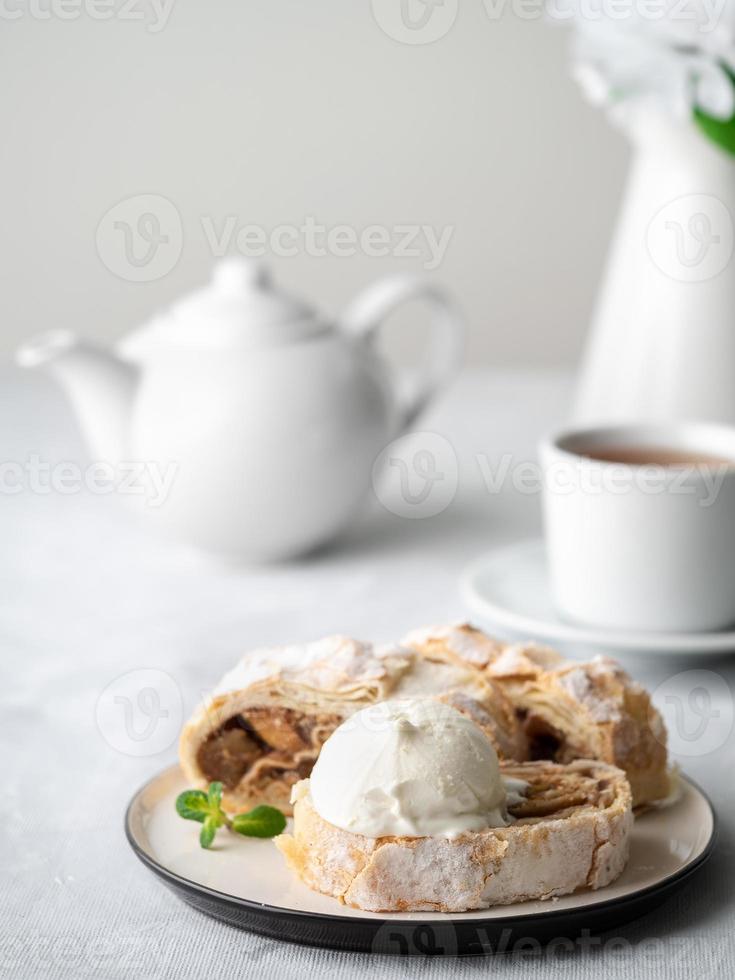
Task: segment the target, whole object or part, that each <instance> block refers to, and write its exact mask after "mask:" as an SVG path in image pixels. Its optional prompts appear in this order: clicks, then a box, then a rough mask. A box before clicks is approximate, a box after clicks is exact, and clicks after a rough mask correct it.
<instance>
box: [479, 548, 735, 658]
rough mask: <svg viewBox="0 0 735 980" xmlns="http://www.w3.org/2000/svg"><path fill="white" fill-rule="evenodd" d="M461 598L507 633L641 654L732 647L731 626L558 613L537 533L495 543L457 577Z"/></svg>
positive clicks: (710, 651)
mask: <svg viewBox="0 0 735 980" xmlns="http://www.w3.org/2000/svg"><path fill="white" fill-rule="evenodd" d="M460 592H461V595H462V599H463V601H464V602H465V603H466V604H467V606H469V608H470V609H471V610H472V614H473V616H475V617H476V618H477V619H479V620H480V621H481V623H483V624H484V625H486V626H488V627H491V628H495V630H496V631H497V630H498V629H501V630H503V631H504V632H506V633H508V634H509V635H510V636H511V637H512V638H516V637H517V638H522V639H526V640H527V639H534V640H539V641H549V642H556V643H561V644H564V645H572V646H578V647H587V648H595V649H597V650H598V651H599V650H600V649H603V650H606V651H611V652H614V651H635V652H636V653H641V654H686V655H688V656H692V655H695V654H710V655H711V654H713V653H729V652H731V651H735V631H733V630H729V631H727V632H720V633H646V632H637V633H633V632H628V631H615V630H606V629H600V628H596V627H594V626H582V625H577V624H576V623H572V622H569V621H567V620H564V619H562V617H561V616H560V615H559V613H558V612H557V611H556V609H555V608H554V604H553V601H552V599H551V590H550V586H549V580H548V573H547V569H546V554H545V548H544V542H543V541H542V540H541V539H540V538H536V539H534V540H532V541H521V542H519V543H518V544H514V545H510V546H506V547H504V548H498V549H496V550H495V551H491V552H489V553H488V554H486V555H484V556H483V557H482V558H480V559H479V560H478V561H476V562H474V563H473V564H472V565H471V566H470V567H469V568H468V569H467V570H466V571H465V572H464V573H463V574H462V577H461V579H460Z"/></svg>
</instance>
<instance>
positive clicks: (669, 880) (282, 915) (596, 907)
mask: <svg viewBox="0 0 735 980" xmlns="http://www.w3.org/2000/svg"><path fill="white" fill-rule="evenodd" d="M178 768H179V767H178V766H177V765H176V764H174V765H172V766H168V767H167V768H166V769H163V770H161V772H159V773H157V774H156V775H154V776H152V777H151V778H150V779H148V780H146V782H145V783H144V784H143V785H142V786H141V787H140V788H139V789H138V790H137V791H136V792H135V793H134V794H133V797H132V798H131V800H130V802H129V803H128V805H127V807H126V809H125V820H124V828H125V836H126V838H127V841H128V843H129V844H130V847H131V848H132V850H133V853H134V854H135V855H136V857H137V858H138V859H139V860H140V861H141V862H142V863H143V864H144V865H146V867H148V868H150V869H151V871H153V873H154V874H156V875H158V877H160V878H162V879H163V880H164V881H165V882H167V883H168V884H169V885H171V886H173V887H175V888H178V889H180V890H182V891H184V892H189V893H190V894H193V895H196V896H199V897H202V898H206V899H209V900H210V901H213V902H215V903H218V904H221V905H223V906H225V907H230V908H231V907H233V906H235V907H237V908H239V909H246V910H248V911H251V912H254V913H257V914H258V915H268V916H271V917H272V918H274V919H275V920H278V921H281V922H303V921H304V920H308V921H316V922H322V923H324V924H326V923H334V924H335V925H339V926H345V927H349V926H353V927H355V928H360V927H363V928H368V929H374V928H379V927H380V926H382V925H384V924H385V923H386V922H390V921H395V922H396V923H398V924H400V925H406V926H410V927H411V928H415V929H419V928H422V927H427V928H430V929H431V928H436V927H437V926H438V925H439V924H441V923H442V922H453V921H454V922H457V923H461V924H464V923H468V924H476V925H480V926H481V925H483V923H490V924H492V926H493V928H495V927H502V926H503V925H511V924H512V925H513V926H514V927H515V926H516V925H518V924H523V923H543V924H544V925H545V924H549V923H553V922H555V921H556V922H562V921H564V920H567V919H569V918H570V916H574V915H575V914H577V913H579V912H585V911H589V912H590V913H593V912H594V913H595V914H597V913H598V912H603V913H604V912H605V911H607V910H614V911H617V912H619V911H622V910H623V909H625V907H626V906H627V905H632V904H636V905H637V904H639V903H640V902H641V901H643V900H645V899H646V898H652V897H653V896H655V895H656V894H659V893H662V892H668V891H669V890H670V889H671V887H672V886H673V885H674V884H676V883H680V882H683V881H684V880H686V879H687V878H689V877H690V876H691V875H693V874H694V873H695V872H696V871H697V870H698V869H699V868H701V867H702V865H703V864H705V863H706V861H708V860H709V858H710V857H711V855H712V852H713V851H714V849H715V845H716V843H717V839H718V836H719V820H718V817H717V812H716V810H715V808H714V806H713V804H712V800H711V799H710V798H709V796H708V795H707V793H705V791H704V790H703V789H702V788H701V786H700V785H699V784H698V783H696V782H695V781H694V780H693V779H690V778H689V777H688V776H686V777H684V778H685V779H686V781H687V782H688V783H690V784H691V785H692V786H693V787H694V788H695V789H696V790H697V791H698V792H699V793H700V794H701V795H702V797H703V799H704V801H705V802H706V804H707V807H708V809H709V811H710V816H711V817H712V833H711V834H710V838H709V840H708V841H707V844H706V845H705V847H704V849H703V851H702V852H701V854H698V855H697V857H696V858H694V859H693V860H692V861H690V862H688V863H687V864H685V865H684V866H683V867H681V868H680V869H679V870H678V871H674V872H672V873H671V874H670V875H667V876H666V877H665V878H662V879H661V880H660V881H657V882H655V884H653V885H648V886H647V887H646V888H642V889H641V890H640V891H637V892H632V893H631V894H629V895H625V896H623V897H622V898H609V899H605V900H603V901H601V902H595V903H593V904H591V905H589V906H583V907H581V908H576V909H549V910H548V912H531V913H528V914H526V915H507V916H493V917H492V918H485V919H483V918H482V917H481V916H478V917H477V918H472V919H453V918H452V915H451V913H447V914H446V916H444V917H442V918H435V919H395V920H391V919H390V913H383V914H381V915H377V914H376V916H375V917H374V918H367V917H365V916H356V915H336V914H334V913H331V912H308V911H306V910H301V909H288V908H283V907H281V906H279V905H269V904H267V903H265V902H263V903H261V902H254V901H252V900H251V899H248V898H240V897H239V896H237V895H230V894H229V893H227V892H221V891H217V889H215V888H210V887H208V886H207V885H202V884H200V883H199V882H196V881H192V880H191V879H190V878H184V877H183V876H181V875H178V874H176V872H175V871H171V870H169V869H168V868H166V867H165V866H164V865H163V864H161V863H160V862H158V861H156V859H155V858H153V857H151V856H150V855H149V854H147V853H146V852H145V851H144V850H143V848H142V847H141V845H140V844H139V843H138V842H137V841H136V840H135V837H134V834H133V831H132V829H131V826H130V818H131V814H132V810H133V807H134V806H135V804H136V802H137V800H138V799H139V797H140V796H141V795H142V794H143V793H144V792H145V791H146V790H147V789H148V787H149V786H151V785H152V784H153V783H155V782H157V781H158V780H159V779H161V777H162V776H164V775H165V774H166V773H168V772H171V771H172V770H174V769H178ZM478 911H479V910H478ZM253 931H256V930H255V929H253ZM325 945H326V944H325Z"/></svg>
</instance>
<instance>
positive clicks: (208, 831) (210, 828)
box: [199, 817, 217, 847]
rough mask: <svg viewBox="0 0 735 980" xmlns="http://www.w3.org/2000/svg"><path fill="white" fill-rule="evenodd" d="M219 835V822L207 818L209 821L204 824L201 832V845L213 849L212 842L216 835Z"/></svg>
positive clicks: (212, 818)
mask: <svg viewBox="0 0 735 980" xmlns="http://www.w3.org/2000/svg"><path fill="white" fill-rule="evenodd" d="M216 833H217V821H216V820H215V819H214V817H207V819H206V820H205V821H204V823H203V824H202V829H201V831H200V832H199V843H200V844H201V845H202V847H211V846H212V841H213V840H214V835H215V834H216Z"/></svg>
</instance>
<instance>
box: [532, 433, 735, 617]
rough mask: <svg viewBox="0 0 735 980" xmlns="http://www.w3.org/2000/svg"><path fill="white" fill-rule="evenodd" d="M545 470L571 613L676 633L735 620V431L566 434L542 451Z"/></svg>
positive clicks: (554, 575)
mask: <svg viewBox="0 0 735 980" xmlns="http://www.w3.org/2000/svg"><path fill="white" fill-rule="evenodd" d="M593 457H594V458H593ZM620 460H624V461H622V462H621V461H620ZM541 463H542V467H543V471H544V522H545V526H546V541H547V553H548V561H549V569H550V573H551V581H552V588H553V592H554V597H555V600H556V604H557V606H558V608H559V610H560V612H561V613H562V614H563V615H566V616H568V617H570V618H571V619H575V620H579V621H581V622H585V623H590V624H594V625H596V626H603V627H608V628H614V629H621V630H626V629H627V630H658V631H670V632H677V631H678V632H694V631H701V630H715V629H721V628H724V627H726V626H730V625H732V624H733V622H735V428H729V427H725V426H718V425H709V424H685V425H667V426H639V425H624V426H614V427H612V426H611V427H602V428H595V429H585V430H581V429H580V430H575V431H568V432H565V433H562V434H560V435H557V436H555V437H553V438H551V439H549V440H547V441H546V442H544V443H543V445H542V446H541Z"/></svg>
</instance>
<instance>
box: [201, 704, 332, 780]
mask: <svg viewBox="0 0 735 980" xmlns="http://www.w3.org/2000/svg"><path fill="white" fill-rule="evenodd" d="M341 721H342V718H341V717H339V716H337V715H305V714H302V713H301V712H298V711H294V710H292V709H291V708H275V707H273V708H271V707H253V708H250V709H249V710H248V712H247V714H239V715H235V716H234V717H232V718H229V719H228V720H227V721H226V722H225V723H224V724H223V725H221V726H220V727H219V728H218V729H217V730H216V731H214V732H212V734H211V735H210V736H209V737H208V738H207V739H206V740H205V741H204V742H203V743H202V745H201V747H200V749H199V752H198V754H197V762H198V763H199V768H200V769H201V771H202V774H203V775H204V778H205V779H206V780H207V781H209V782H212V781H217V782H221V783H222V784H223V786H224V787H225V789H227V790H232V789H235V787H236V786H238V785H239V784H240V783H241V782H242V780H243V779H245V778H246V776H247V774H248V773H249V772H250V771H251V770H253V769H254V768H255V767H256V764H257V763H261V765H258V766H257V771H256V772H255V773H254V774H253V775H254V777H256V778H257V779H258V781H262V780H265V781H266V782H272V781H274V780H278V781H285V782H286V783H295V782H296V781H297V780H299V779H304V778H305V777H306V776H308V775H309V773H310V772H311V769H312V767H313V765H314V762H315V761H316V757H317V755H318V753H319V749H320V748H321V747H322V745H323V744H324V742H325V741H326V740H327V738H328V737H329V736H330V735H331V733H332V732H333V731H334V729H335V728H336V727H337V726H338V725H339V724H340V722H341Z"/></svg>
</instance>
